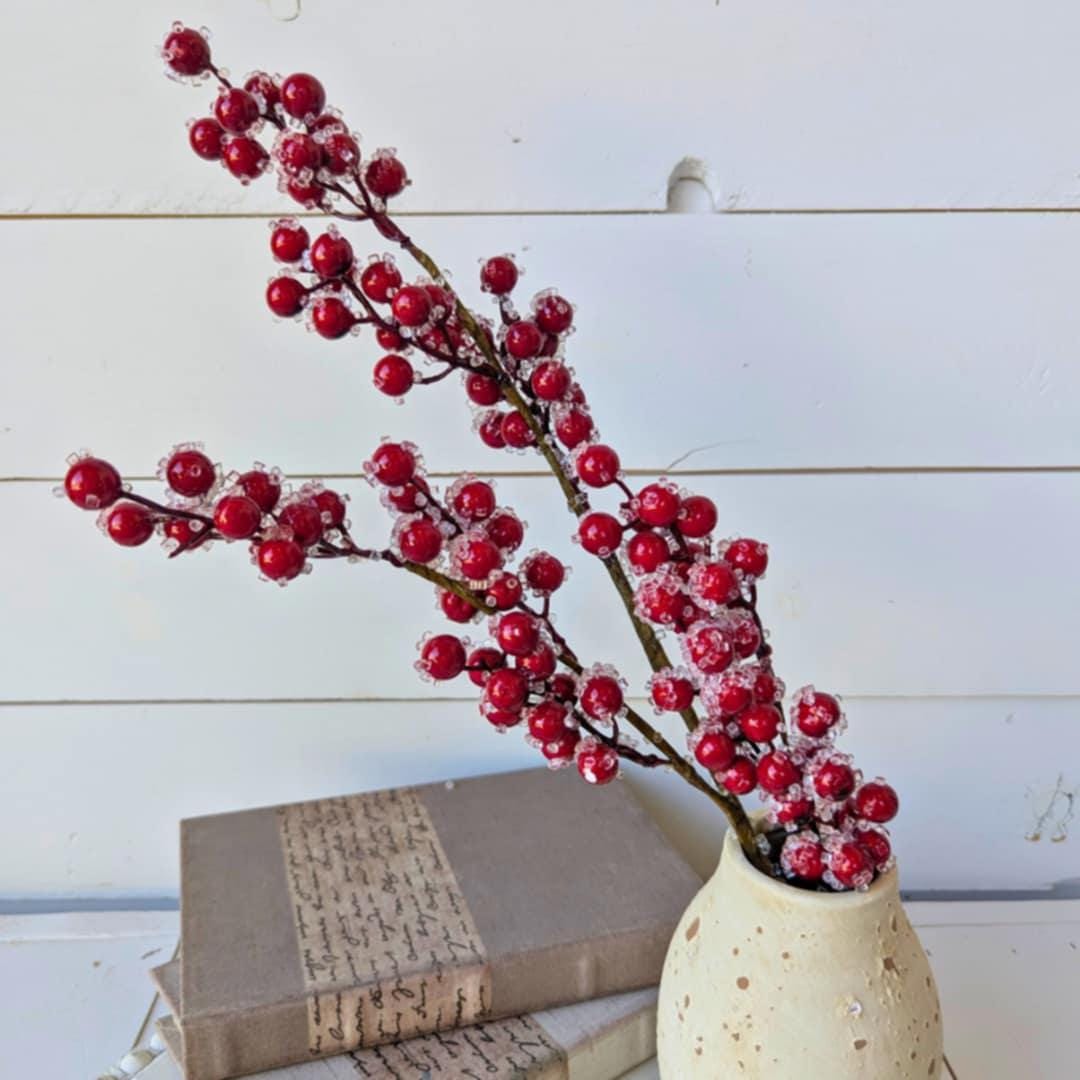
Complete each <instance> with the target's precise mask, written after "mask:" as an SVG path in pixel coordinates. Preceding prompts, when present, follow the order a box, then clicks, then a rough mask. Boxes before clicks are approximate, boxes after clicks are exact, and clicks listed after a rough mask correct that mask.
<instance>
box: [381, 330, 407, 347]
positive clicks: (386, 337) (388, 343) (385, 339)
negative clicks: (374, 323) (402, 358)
mask: <svg viewBox="0 0 1080 1080" xmlns="http://www.w3.org/2000/svg"><path fill="white" fill-rule="evenodd" d="M375 340H376V341H377V342H378V343H379V345H380V346H381V347H382V348H384V349H390V350H393V349H404V348H405V345H406V342H405V339H404V338H403V337H402V336H401V335H400V334H399V333H398V332H397V331H396V330H394V329H392V328H390V327H389V326H380V327H379V329H378V330H376V331H375Z"/></svg>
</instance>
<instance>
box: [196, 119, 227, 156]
mask: <svg viewBox="0 0 1080 1080" xmlns="http://www.w3.org/2000/svg"><path fill="white" fill-rule="evenodd" d="M224 136H225V132H224V131H223V130H222V127H221V125H220V124H219V123H218V122H217V121H216V120H215V119H214V118H213V117H212V116H204V117H202V119H200V120H196V121H195V122H194V123H193V124H192V125H191V127H189V128H188V142H189V143H190V144H191V149H192V150H194V151H195V153H196V154H198V155H199V157H201V158H202V159H203V160H204V161H217V160H219V159H220V157H221V147H222V141H223V139H224Z"/></svg>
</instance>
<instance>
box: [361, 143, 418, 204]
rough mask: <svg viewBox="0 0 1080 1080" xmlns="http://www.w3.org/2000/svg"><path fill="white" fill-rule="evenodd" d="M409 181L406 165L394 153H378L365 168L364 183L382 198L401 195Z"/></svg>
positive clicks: (373, 193)
mask: <svg viewBox="0 0 1080 1080" xmlns="http://www.w3.org/2000/svg"><path fill="white" fill-rule="evenodd" d="M408 181H409V177H408V174H407V173H406V172H405V166H404V165H402V163H401V162H400V161H399V160H398V159H397V158H396V157H394V155H393V154H386V153H376V155H375V156H374V157H373V158H372V159H371V161H369V162H368V166H367V168H366V169H365V170H364V183H365V184H366V185H367V189H368V191H370V192H371V193H372V195H378V197H379V198H380V199H392V198H393V197H394V196H395V195H400V194H401V193H402V192H403V191H404V190H405V185H406V184H407V183H408Z"/></svg>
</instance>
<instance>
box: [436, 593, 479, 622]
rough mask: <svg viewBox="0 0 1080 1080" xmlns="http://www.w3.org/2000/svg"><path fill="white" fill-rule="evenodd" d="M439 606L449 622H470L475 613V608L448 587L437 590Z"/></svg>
mask: <svg viewBox="0 0 1080 1080" xmlns="http://www.w3.org/2000/svg"><path fill="white" fill-rule="evenodd" d="M439 607H440V608H441V609H442V613H443V614H444V615H445V616H446V617H447V618H448V619H449V620H450V621H451V622H456V623H467V622H471V621H472V619H473V617H474V616H475V615H476V608H475V607H474V606H473V605H472V604H470V603H469V601H468V600H466V599H465V597H464V596H458V594H457V593H454V592H451V591H450V590H449V589H440V590H439Z"/></svg>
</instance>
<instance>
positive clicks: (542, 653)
mask: <svg viewBox="0 0 1080 1080" xmlns="http://www.w3.org/2000/svg"><path fill="white" fill-rule="evenodd" d="M514 663H515V664H516V665H517V666H518V667H519V668H521V670H522V671H524V672H525V673H526V674H527V675H528V676H529V677H530V678H532V679H550V678H551V676H552V675H554V674H555V653H554V651H553V650H552V649H551V648H550V647H549V646H547V645H541V646H540V648H539V649H537V650H536V651H535V652H531V653H529V654H528V656H519V657H518V658H517V659H516V660H515V661H514Z"/></svg>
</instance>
